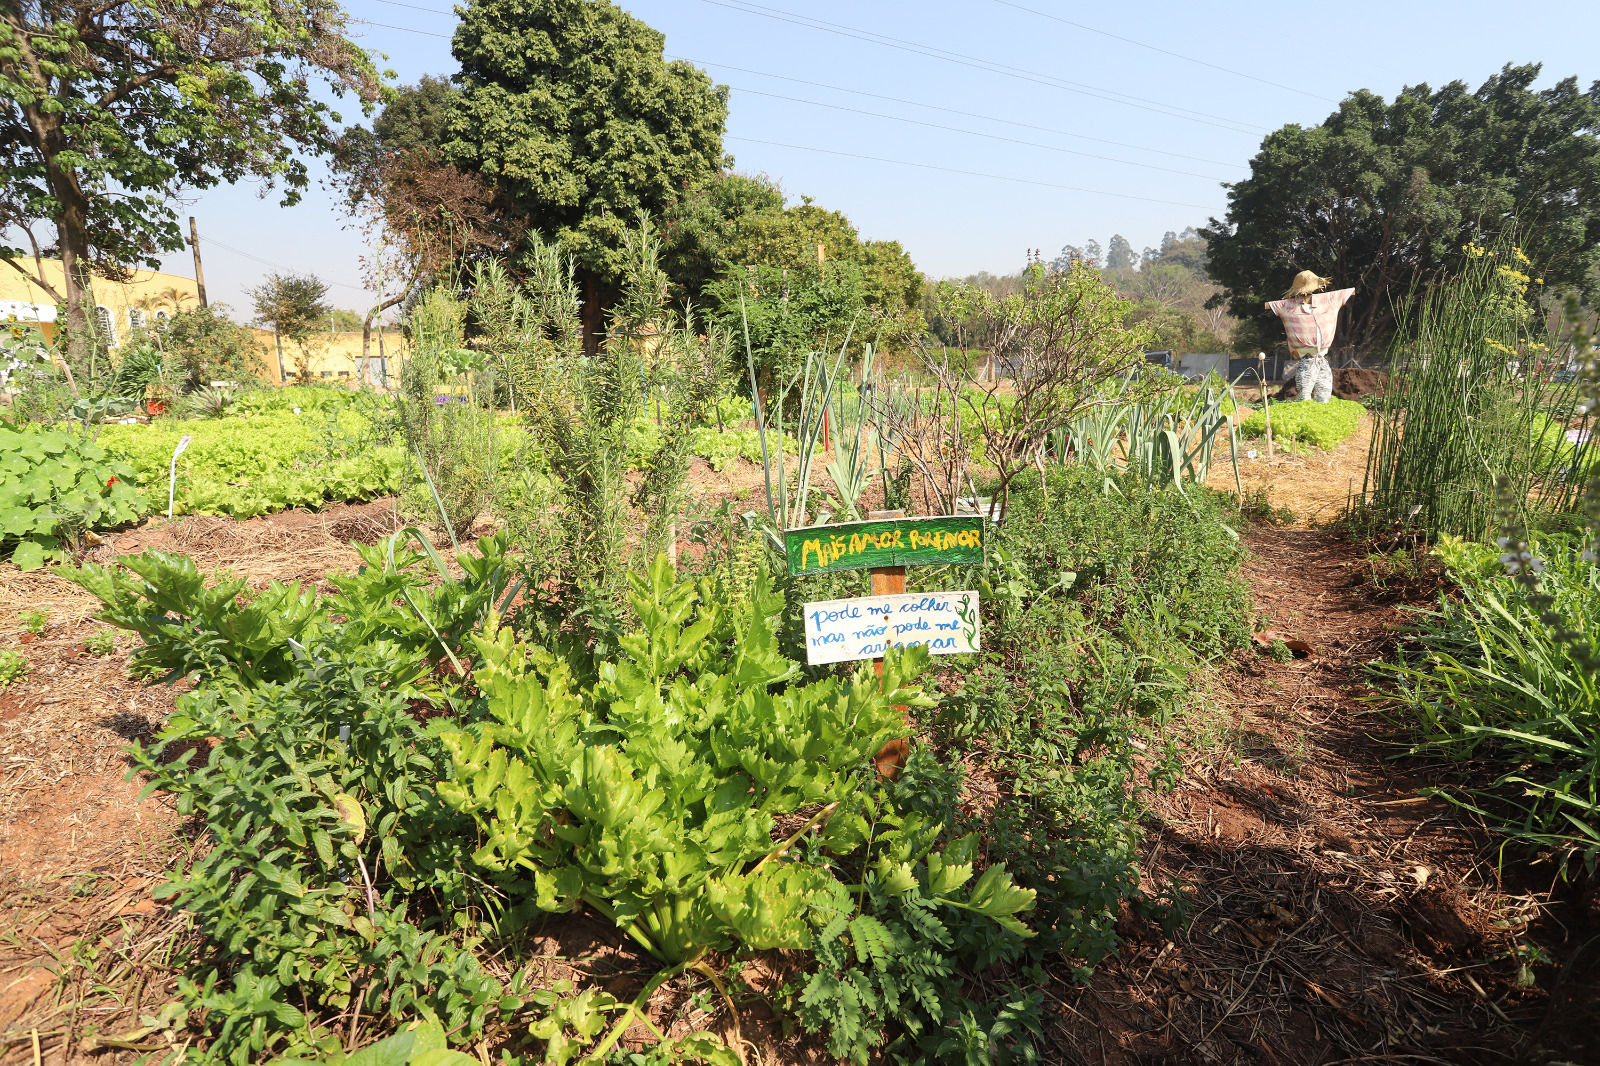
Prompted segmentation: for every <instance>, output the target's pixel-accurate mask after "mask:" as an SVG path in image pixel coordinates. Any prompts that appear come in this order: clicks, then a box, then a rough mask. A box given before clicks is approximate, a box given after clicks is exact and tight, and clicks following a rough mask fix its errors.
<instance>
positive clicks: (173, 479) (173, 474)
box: [167, 436, 194, 522]
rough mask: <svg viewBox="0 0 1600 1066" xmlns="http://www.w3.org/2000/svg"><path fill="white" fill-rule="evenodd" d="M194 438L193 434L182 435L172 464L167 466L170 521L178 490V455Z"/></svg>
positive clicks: (168, 516) (168, 518) (168, 513)
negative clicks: (173, 502)
mask: <svg viewBox="0 0 1600 1066" xmlns="http://www.w3.org/2000/svg"><path fill="white" fill-rule="evenodd" d="M192 440H194V438H193V437H191V436H184V437H181V438H179V440H178V446H177V447H176V448H174V449H172V464H171V465H170V466H169V467H168V468H167V521H168V522H170V521H172V501H173V499H174V497H175V496H176V494H177V491H178V456H180V455H182V454H183V450H184V449H185V448H187V447H188V446H189V442H190V441H192Z"/></svg>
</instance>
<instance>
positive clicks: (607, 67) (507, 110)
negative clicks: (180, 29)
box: [444, 0, 728, 331]
mask: <svg viewBox="0 0 1600 1066" xmlns="http://www.w3.org/2000/svg"><path fill="white" fill-rule="evenodd" d="M664 43H665V39H664V38H663V37H662V35H661V34H660V33H658V32H657V31H656V30H654V29H651V28H650V27H649V26H647V25H645V24H644V23H643V22H640V21H639V20H638V19H635V18H633V17H632V16H631V15H629V14H627V13H626V12H624V11H623V10H622V9H621V8H619V7H617V6H616V5H615V4H613V3H610V2H609V0H472V2H471V3H469V4H468V5H467V7H466V10H465V11H464V12H463V13H462V17H461V23H460V25H459V26H458V27H457V29H456V34H455V40H454V43H453V45H452V50H453V52H454V54H455V57H456V59H457V61H458V62H460V64H461V68H462V69H461V75H460V78H459V81H458V84H459V85H460V86H461V95H460V96H459V97H458V98H457V99H456V100H455V101H454V103H453V104H452V106H451V112H450V133H449V140H448V141H447V142H446V143H445V144H444V151H445V156H446V158H447V159H448V160H449V161H451V162H453V163H455V164H456V165H457V166H458V167H461V168H462V169H464V170H468V171H473V172H476V173H478V174H479V175H481V176H482V177H483V178H484V179H485V180H486V181H488V182H489V183H491V184H492V185H493V186H495V187H496V188H497V190H498V191H499V193H500V194H501V195H502V196H504V197H506V198H507V199H508V200H509V201H510V204H511V207H512V209H513V210H514V211H515V213H516V214H518V215H519V216H522V217H525V218H526V219H527V220H528V224H529V227H530V228H531V229H534V230H536V231H538V232H539V233H541V234H542V235H544V236H545V237H546V238H548V239H554V240H556V241H558V242H559V243H560V245H561V248H562V249H563V250H564V251H565V252H566V253H567V254H568V255H570V256H572V257H573V259H574V261H575V262H576V264H577V267H578V271H579V275H580V280H581V281H582V282H583V283H584V284H585V288H586V290H587V291H586V294H585V296H586V299H585V308H584V310H585V312H586V318H589V319H591V321H589V322H587V323H586V326H587V327H588V328H589V329H590V330H591V331H593V330H596V329H597V328H598V325H599V321H598V315H599V312H600V310H601V303H602V300H600V299H597V297H599V296H601V292H600V290H601V289H607V290H609V289H613V288H614V287H615V285H616V284H617V283H618V281H619V279H620V278H621V277H622V276H623V272H624V267H625V262H624V259H625V256H624V253H623V250H622V249H623V244H624V241H623V234H624V231H625V230H626V229H627V227H628V225H629V224H630V223H631V222H633V221H634V220H635V219H636V218H637V217H638V214H639V212H641V211H644V212H648V213H649V214H652V215H654V214H658V213H659V212H660V211H661V209H662V208H664V207H665V206H666V205H667V204H668V203H670V202H671V201H672V200H673V199H674V198H675V197H677V196H678V195H679V193H680V192H681V191H682V190H683V189H684V188H686V187H689V186H692V185H693V184H695V183H697V182H699V181H701V180H703V179H704V178H706V177H707V176H709V175H710V174H712V173H714V172H715V171H716V170H717V168H718V167H720V166H721V165H722V163H723V157H722V127H723V122H724V121H725V120H726V118H727V114H728V105H727V90H726V89H725V88H722V87H719V86H716V85H713V84H712V82H711V79H710V78H709V77H707V76H706V74H705V73H704V72H703V71H701V70H699V69H697V68H696V67H694V66H692V65H691V64H689V63H686V62H683V61H672V62H668V61H667V60H666V59H665V58H664V57H663V55H662V48H663V46H664Z"/></svg>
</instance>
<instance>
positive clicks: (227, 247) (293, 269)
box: [200, 237, 367, 293]
mask: <svg viewBox="0 0 1600 1066" xmlns="http://www.w3.org/2000/svg"><path fill="white" fill-rule="evenodd" d="M200 239H201V240H202V241H205V242H206V243H207V244H211V245H215V246H216V247H218V248H221V249H222V250H223V251H224V252H232V253H233V254H234V255H239V256H243V257H244V258H246V259H253V260H255V261H256V262H258V263H260V264H261V265H262V266H269V267H272V268H273V269H274V270H286V271H288V272H289V273H291V274H297V273H299V268H298V267H292V266H284V265H283V264H282V263H274V262H273V261H272V260H270V259H263V258H261V257H260V256H259V255H252V254H250V253H249V252H242V251H240V250H239V249H237V248H234V247H233V246H231V245H227V244H223V243H222V242H221V241H219V240H217V239H215V238H213V237H201V238H200ZM328 284H329V285H337V286H339V287H340V288H342V289H354V290H355V291H356V292H359V293H365V292H366V291H367V290H366V289H363V288H362V287H361V286H359V285H349V284H346V283H345V282H342V281H330V282H328Z"/></svg>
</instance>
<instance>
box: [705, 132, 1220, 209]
mask: <svg viewBox="0 0 1600 1066" xmlns="http://www.w3.org/2000/svg"><path fill="white" fill-rule="evenodd" d="M723 139H724V140H729V141H745V142H747V143H750V144H769V145H772V146H773V147H775V148H795V149H798V150H799V151H802V152H821V153H823V154H825V155H841V156H845V157H847V158H850V159H868V160H871V161H872V162H874V163H894V164H895V165H897V166H902V167H918V168H920V169H922V170H942V171H944V172H946V173H947V174H965V175H966V176H967V177H971V178H992V179H994V180H995V181H1014V182H1018V183H1020V184H1023V185H1040V186H1043V187H1044V188H1046V189H1064V190H1066V191H1067V192H1084V193H1089V194H1090V195H1092V196H1115V197H1116V198H1117V199H1119V200H1142V201H1144V202H1145V203H1148V204H1166V205H1168V206H1170V207H1192V208H1194V209H1196V210H1197V211H1204V210H1207V208H1206V206H1205V205H1204V204H1185V203H1180V202H1178V201H1177V200H1157V199H1155V198H1154V197H1151V196H1135V195H1133V194H1132V193H1125V192H1106V191H1105V190H1104V189H1085V188H1082V187H1080V186H1077V185H1057V184H1055V183H1054V182H1049V181H1036V180H1034V179H1033V178H1019V177H1016V176H1015V175H1012V174H986V173H984V172H983V171H980V170H958V169H956V168H955V167H941V166H935V165H934V164H932V163H913V162H911V161H910V160H909V159H886V158H884V157H883V156H876V155H861V154H860V153H857V152H841V151H838V150H836V149H833V148H813V147H811V146H810V145H806V144H785V143H784V142H782V141H763V140H761V139H759V138H756V137H724V138H723Z"/></svg>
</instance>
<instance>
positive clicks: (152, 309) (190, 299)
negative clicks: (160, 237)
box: [0, 259, 198, 348]
mask: <svg viewBox="0 0 1600 1066" xmlns="http://www.w3.org/2000/svg"><path fill="white" fill-rule="evenodd" d="M22 265H23V266H24V267H26V268H27V269H29V270H30V271H31V270H32V269H33V268H34V264H33V261H32V260H24V261H23V263H22ZM42 266H43V269H44V280H45V281H47V282H49V283H50V284H51V285H52V286H54V287H55V290H56V291H57V292H63V291H65V289H66V280H65V274H64V272H63V271H62V269H61V261H60V260H59V259H46V260H44V261H43V263H42ZM195 290H196V286H195V283H194V279H193V278H186V277H184V276H183V275H182V274H167V273H163V272H162V271H159V270H137V271H134V274H133V278H132V280H130V281H127V282H116V281H107V280H106V279H105V278H95V279H94V302H95V306H96V308H97V309H98V314H99V318H100V326H101V328H102V329H103V330H104V331H105V333H106V344H107V347H110V348H120V347H122V346H123V345H124V344H126V343H128V339H129V338H130V337H132V336H135V335H136V332H137V331H139V330H142V329H145V328H147V327H148V324H149V323H150V322H151V321H153V320H154V319H157V318H163V317H169V316H171V315H172V313H173V312H174V311H177V310H180V309H182V308H184V307H193V306H194V304H195V301H196V299H197V298H198V297H197V296H196V295H195ZM7 314H15V315H16V316H17V317H18V318H21V319H24V320H27V321H32V322H38V323H39V324H40V328H41V330H42V331H43V332H44V334H45V335H46V336H47V337H54V336H55V328H56V327H55V320H56V302H55V298H54V297H52V296H51V295H50V294H49V293H48V292H46V291H45V290H44V288H43V287H41V286H40V285H39V284H38V283H37V282H35V281H34V280H33V279H32V278H28V277H24V276H23V275H22V274H20V273H18V272H17V271H16V270H13V269H12V268H11V267H9V266H5V267H0V318H3V317H5V316H6V315H7Z"/></svg>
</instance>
